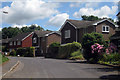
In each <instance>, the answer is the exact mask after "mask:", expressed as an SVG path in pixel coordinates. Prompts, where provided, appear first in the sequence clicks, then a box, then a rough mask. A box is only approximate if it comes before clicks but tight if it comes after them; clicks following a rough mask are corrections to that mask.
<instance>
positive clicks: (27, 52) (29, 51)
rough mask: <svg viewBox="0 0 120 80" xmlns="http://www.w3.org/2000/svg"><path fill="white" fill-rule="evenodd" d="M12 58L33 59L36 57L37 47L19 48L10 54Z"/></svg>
mask: <svg viewBox="0 0 120 80" xmlns="http://www.w3.org/2000/svg"><path fill="white" fill-rule="evenodd" d="M10 55H12V56H17V55H20V56H24V57H33V56H35V47H26V48H17V49H16V50H14V49H13V50H12V52H11V53H10Z"/></svg>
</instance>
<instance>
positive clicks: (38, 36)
mask: <svg viewBox="0 0 120 80" xmlns="http://www.w3.org/2000/svg"><path fill="white" fill-rule="evenodd" d="M54 42H61V36H60V33H59V32H54V31H34V34H33V37H32V46H34V47H35V48H36V56H40V55H43V54H44V53H47V49H48V47H49V45H50V44H51V43H54Z"/></svg>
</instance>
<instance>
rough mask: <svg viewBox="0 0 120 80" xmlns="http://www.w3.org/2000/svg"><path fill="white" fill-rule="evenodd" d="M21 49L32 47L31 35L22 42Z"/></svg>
mask: <svg viewBox="0 0 120 80" xmlns="http://www.w3.org/2000/svg"><path fill="white" fill-rule="evenodd" d="M22 47H32V34H31V35H30V36H29V37H27V38H25V39H24V40H23V41H22Z"/></svg>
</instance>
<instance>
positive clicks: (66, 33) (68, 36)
mask: <svg viewBox="0 0 120 80" xmlns="http://www.w3.org/2000/svg"><path fill="white" fill-rule="evenodd" d="M65 38H70V30H66V31H65Z"/></svg>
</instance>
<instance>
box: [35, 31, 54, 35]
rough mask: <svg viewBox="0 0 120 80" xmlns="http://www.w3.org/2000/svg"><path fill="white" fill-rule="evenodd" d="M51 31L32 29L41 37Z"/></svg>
mask: <svg viewBox="0 0 120 80" xmlns="http://www.w3.org/2000/svg"><path fill="white" fill-rule="evenodd" d="M51 32H52V31H40V30H36V31H34V33H36V34H37V36H38V37H43V36H45V35H46V34H48V33H51Z"/></svg>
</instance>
